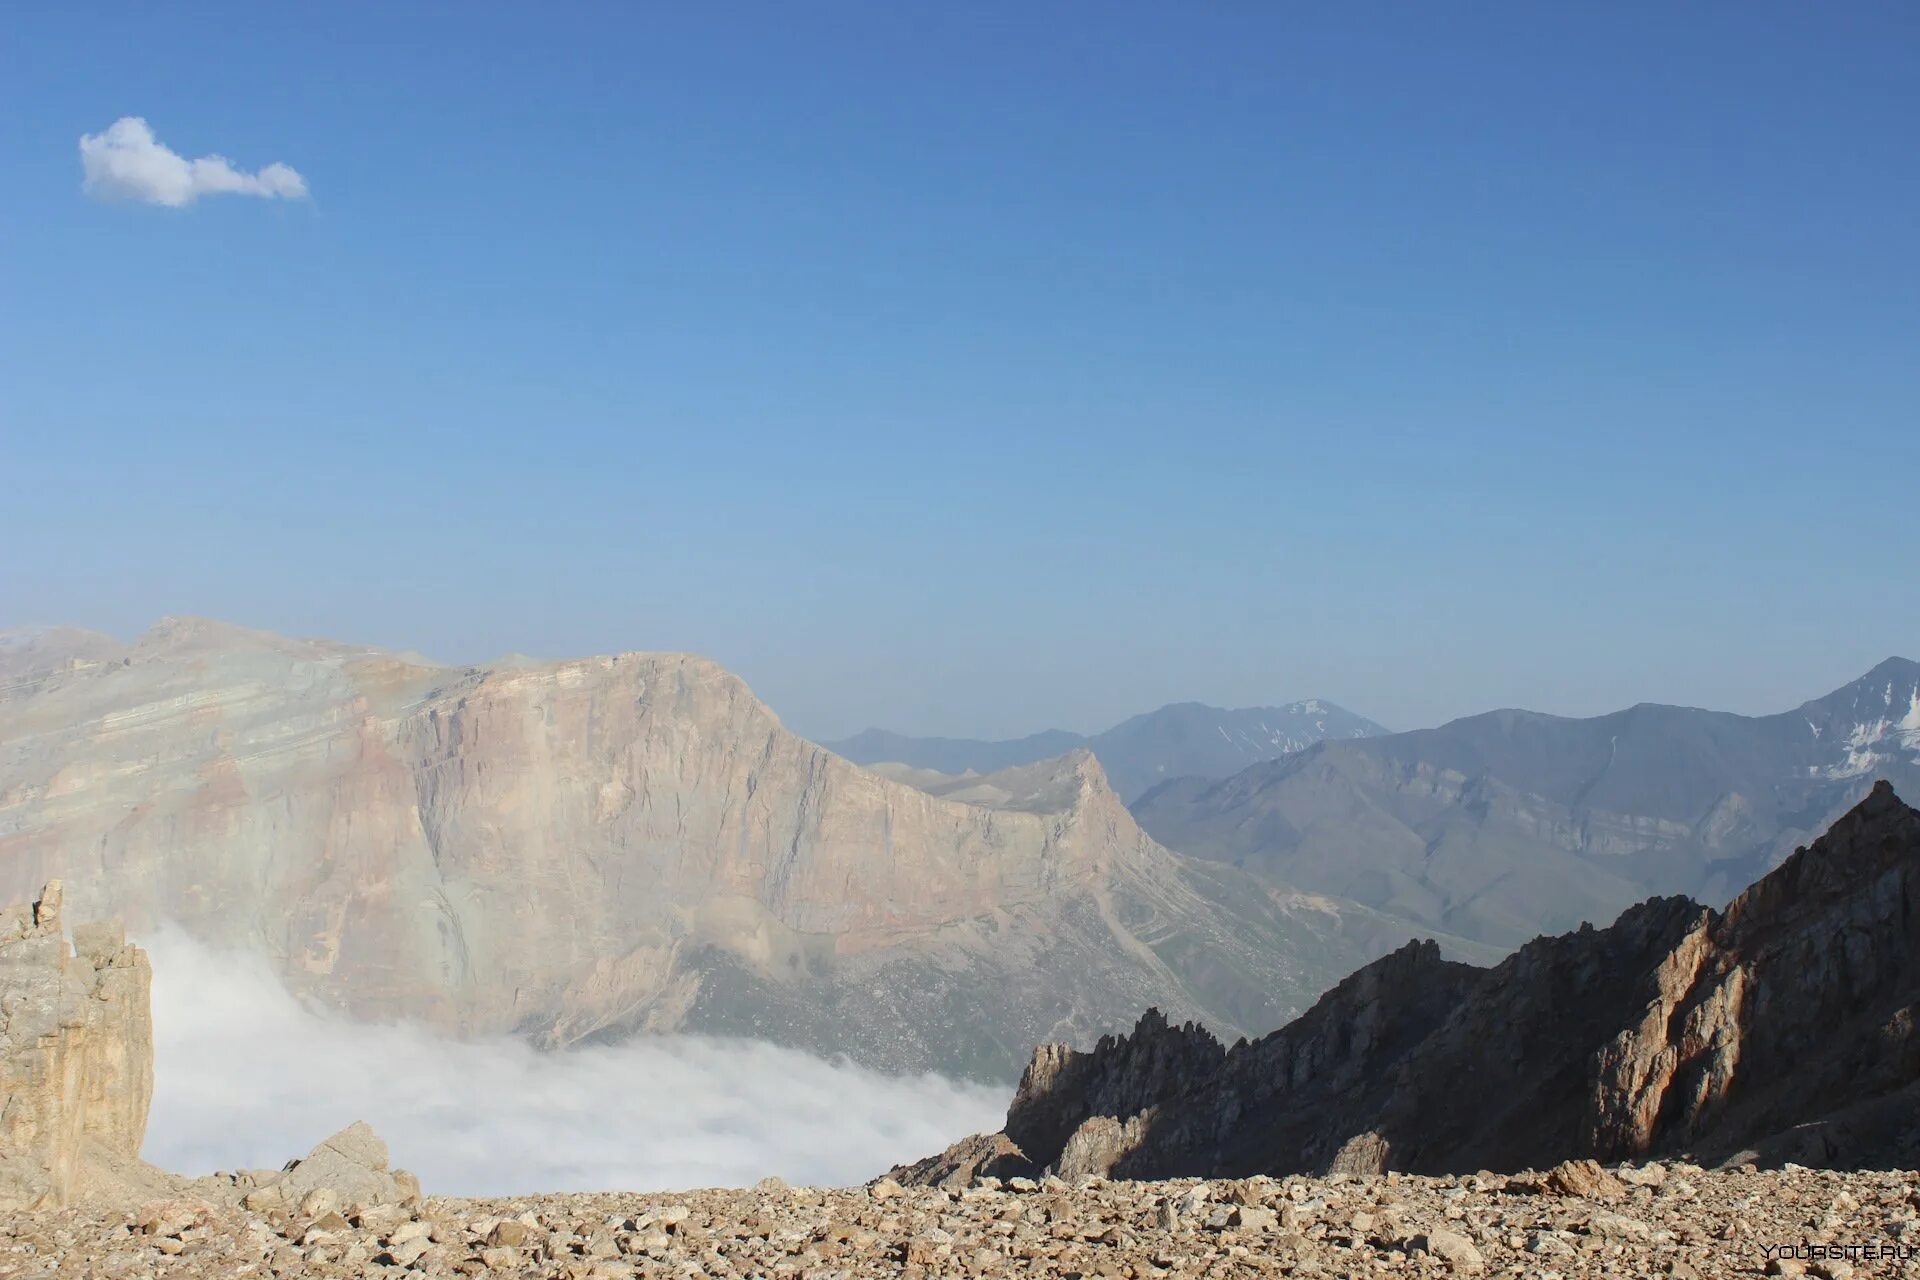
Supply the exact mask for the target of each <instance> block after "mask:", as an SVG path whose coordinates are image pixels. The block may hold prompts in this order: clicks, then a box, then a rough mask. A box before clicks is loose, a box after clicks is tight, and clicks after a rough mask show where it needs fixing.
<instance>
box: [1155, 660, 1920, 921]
mask: <svg viewBox="0 0 1920 1280" xmlns="http://www.w3.org/2000/svg"><path fill="white" fill-rule="evenodd" d="M1909 721H1911V725H1910V726H1909V724H1908V722H1909ZM1878 776H1885V777H1888V778H1890V779H1891V780H1893V781H1895V782H1896V783H1899V784H1900V785H1902V786H1903V787H1906V788H1908V789H1913V788H1914V787H1915V786H1916V785H1920V664H1915V663H1913V662H1911V661H1909V660H1907V659H1903V658H1894V659H1889V660H1887V661H1886V662H1883V663H1880V664H1879V665H1877V666H1876V667H1875V668H1874V669H1873V670H1872V671H1871V672H1869V673H1868V674H1867V675H1865V676H1862V677H1860V678H1858V679H1856V680H1854V681H1851V682H1849V683H1848V684H1847V685H1844V686H1842V687H1841V688H1840V689H1837V690H1835V691H1833V692H1832V693H1829V694H1826V695H1823V696H1822V697H1819V698H1814V699H1811V700H1809V701H1807V702H1804V703H1802V704H1800V706H1798V707H1796V708H1793V709H1792V710H1789V711H1784V712H1778V713H1774V714H1771V715H1766V716H1741V715H1737V714H1735V713H1732V712H1720V711H1709V710H1702V709H1699V708H1688V707H1674V706H1669V705H1665V704H1659V703H1641V704H1638V705H1636V706H1633V707H1629V708H1625V709H1623V710H1620V711H1616V712H1610V713H1607V714H1605V715H1602V716H1594V717H1583V718H1572V717H1556V716H1549V715H1545V714H1543V713H1537V712H1529V711H1523V710H1514V709H1506V710H1500V711H1492V712H1484V713H1481V714H1479V715H1475V716H1466V717H1462V718H1460V719H1458V720H1454V721H1450V722H1448V723H1447V724H1445V725H1441V726H1438V727H1436V728H1432V729H1417V730H1412V731H1409V732H1407V733H1400V734H1390V735H1386V736H1384V737H1377V738H1369V739H1363V740H1355V741H1339V742H1334V741H1329V742H1325V743H1319V744H1315V745H1314V746H1312V747H1309V748H1307V749H1305V750H1302V751H1300V752H1297V753H1294V754H1293V755H1290V756H1287V757H1283V758H1281V759H1280V760H1277V761H1272V762H1267V763H1263V764H1257V765H1254V766H1252V767H1250V768H1248V769H1246V770H1243V771H1242V772H1241V773H1238V774H1236V775H1234V776H1233V777H1231V778H1227V779H1221V780H1197V779H1175V780H1172V781H1170V782H1168V783H1165V784H1163V785H1161V786H1159V787H1155V788H1153V789H1151V790H1150V791H1148V792H1146V793H1144V794H1143V795H1141V796H1140V797H1138V798H1137V799H1135V800H1134V801H1133V804H1132V808H1133V811H1134V814H1135V816H1136V817H1137V818H1138V819H1139V820H1140V822H1141V825H1142V826H1143V827H1145V828H1146V829H1147V830H1148V832H1149V833H1151V834H1152V835H1153V836H1154V837H1155V838H1156V839H1157V840H1159V841H1160V842H1161V843H1163V844H1166V845H1167V846H1169V847H1171V848H1175V849H1179V850H1181V851H1182V852H1186V853H1190V854H1194V855H1196V856H1200V857H1210V858H1216V859H1219V860H1222V861H1226V862H1228V863H1230V864H1232V865H1237V866H1241V867H1243V868H1245V869H1248V870H1251V871H1254V872H1255V873H1257V874H1266V875H1272V876H1274V877H1276V878H1278V879H1281V880H1284V881H1286V882H1287V883H1290V884H1295V885H1298V886H1300V887H1302V888H1305V889H1310V890H1318V891H1322V892H1327V893H1333V894H1337V895H1339V896H1342V897H1347V898H1352V899H1354V900H1356V901H1360V902H1363V903H1366V904H1368V905H1370V906H1373V907H1375V908H1377V909H1381V910H1385V911H1388V912H1390V913H1392V914H1396V915H1401V916H1405V917H1407V918H1410V919H1414V920H1416V921H1420V922H1422V923H1425V924H1428V925H1430V926H1432V927H1435V928H1441V929H1446V930H1448V931H1449V932H1453V933H1457V934H1461V935H1464V936H1467V937H1472V938H1477V939H1480V940H1482V941H1485V942H1489V943H1494V944H1496V945H1516V944H1518V943H1519V942H1521V941H1523V940H1524V939H1526V938H1527V937H1530V936H1531V935H1532V934H1533V933H1535V932H1538V931H1539V930H1540V929H1542V928H1546V929H1558V928H1567V927H1571V926H1572V925H1574V924H1577V923H1579V922H1580V921H1581V920H1589V921H1593V920H1603V919H1610V918H1612V916H1613V915H1615V914H1617V913H1618V912H1619V911H1620V910H1622V909H1624V908H1625V907H1626V906H1628V905H1630V904H1631V903H1633V902H1635V901H1638V900H1639V899H1641V898H1644V897H1646V896H1649V895H1655V894H1668V893H1684V894H1688V895H1690V896H1693V897H1698V898H1700V899H1702V900H1705V901H1710V902H1724V901H1725V900H1726V899H1727V898H1728V897H1730V896H1731V895H1732V894H1733V893H1734V892H1736V891H1737V890H1738V889H1739V888H1740V887H1742V886H1743V885H1745V884H1747V883H1749V882H1751V881H1752V880H1753V879H1755V878H1757V876H1758V875H1759V874H1761V873H1762V872H1764V871H1765V870H1766V869H1768V868H1769V867H1771V866H1772V865H1774V864H1775V863H1777V862H1778V861H1779V860H1780V859H1781V858H1782V857H1784V856H1785V855H1786V853H1787V852H1788V851H1789V850H1790V849H1791V848H1793V847H1794V846H1795V845H1796V844H1799V843H1803V842H1805V841H1806V840H1808V839H1811V837H1812V835H1813V834H1814V833H1815V832H1817V831H1819V830H1821V829H1823V828H1824V827H1825V826H1826V825H1828V824H1829V823H1830V822H1831V821H1832V820H1833V818H1835V817H1836V816H1838V814H1839V813H1841V812H1844V811H1845V809H1846V808H1848V807H1849V806H1850V805H1851V804H1852V803H1854V802H1855V801H1857V800H1858V799H1859V797H1860V796H1861V795H1863V794H1865V792H1866V790H1867V786H1868V784H1869V783H1870V782H1871V781H1872V779H1873V778H1874V777H1878Z"/></svg>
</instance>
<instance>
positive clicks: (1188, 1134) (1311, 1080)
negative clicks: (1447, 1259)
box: [912, 783, 1920, 1181]
mask: <svg viewBox="0 0 1920 1280" xmlns="http://www.w3.org/2000/svg"><path fill="white" fill-rule="evenodd" d="M1916 929H1920V813H1916V812H1915V811H1914V810H1913V809H1910V808H1908V807H1907V806H1906V805H1904V804H1902V803H1901V802H1900V800H1899V799H1898V798H1897V797H1896V796H1895V795H1894V793H1893V789H1892V788H1891V787H1890V786H1888V785H1887V784H1885V783H1881V784H1879V785H1878V786H1877V787H1875V788H1874V790H1873V791H1872V792H1871V794H1869V795H1868V797H1867V798H1866V799H1865V800H1863V801H1862V802H1861V803H1860V804H1859V805H1858V806H1857V807H1856V808H1855V809H1853V810H1852V811H1851V812H1849V813H1848V814H1846V815H1845V816H1843V817H1842V818H1841V819H1840V820H1839V821H1838V822H1837V823H1835V824H1834V826H1833V828H1832V829H1831V830H1830V831H1829V832H1828V833H1827V834H1826V835H1824V836H1822V837H1821V838H1820V839H1819V840H1817V841H1816V842H1815V843H1814V844H1813V845H1812V846H1811V847H1809V848H1805V849H1801V850H1798V851H1796V852H1795V853H1794V854H1793V856H1792V857H1790V858H1789V859H1788V860H1787V861H1786V862H1785V863H1784V864H1783V865H1782V866H1780V867H1779V868H1778V869H1777V870H1775V871H1774V872H1772V873H1771V874H1769V875H1768V876H1766V877H1765V878H1764V879H1762V880H1761V881H1759V882H1758V883H1757V884H1755V885H1754V886H1753V887H1752V888H1750V889H1749V890H1748V891H1747V892H1746V893H1744V894H1742V895H1740V897H1738V898H1737V899H1735V900H1734V902H1733V903H1732V904H1731V905H1730V906H1728V907H1727V909H1726V910H1725V911H1724V912H1716V911H1713V910H1710V909H1708V908H1706V907H1702V906H1700V905H1698V904H1696V903H1693V902H1689V901H1687V900H1685V899H1680V898H1663V899H1654V900H1650V901H1648V902H1645V903H1642V904H1640V905H1639V906H1636V907H1634V908H1633V909H1631V910H1629V911H1628V912H1627V913H1626V914H1625V915H1623V916H1621V918H1620V919H1619V920H1618V921H1617V922H1616V923H1615V924H1613V925H1612V926H1611V927H1609V928H1606V929H1599V930H1596V929H1592V928H1585V929H1582V930H1580V931H1579V932H1576V933H1570V934H1566V935H1563V936H1560V937H1554V938H1540V939H1537V940H1535V941H1534V942H1531V943H1529V944H1527V945H1526V946H1524V947H1522V948H1521V949H1520V950H1519V951H1518V952H1516V953H1515V954H1514V955H1513V956H1511V957H1510V958H1508V959H1507V960H1506V961H1504V962H1502V963H1501V964H1499V965H1498V966H1496V967H1494V968H1492V969H1479V968H1475V967H1473V966H1470V965H1464V964H1456V963H1452V962H1449V961H1447V960H1444V959H1442V958H1441V957H1440V955H1439V954H1438V952H1437V951H1436V949H1435V948H1434V947H1433V946H1432V945H1431V944H1430V943H1414V944H1410V945H1409V946H1407V947H1405V948H1403V949H1402V950H1400V951H1398V952H1395V953H1394V954H1392V955H1390V956H1387V957H1385V958H1383V959H1381V960H1379V961H1376V962H1375V963H1373V964H1371V965H1368V966H1366V967H1365V968H1363V969H1361V970H1360V971H1359V972H1357V973H1355V974H1354V975H1353V976H1352V977H1350V978H1348V979H1347V980H1346V981H1345V982H1343V983H1341V984H1340V985H1339V986H1338V987H1336V988H1334V989H1333V990H1332V991H1330V992H1328V993H1327V994H1326V995H1325V996H1324V997H1323V998H1322V999H1321V1000H1320V1001H1319V1002H1318V1003H1317V1004H1316V1005H1314V1007H1313V1008H1312V1009H1311V1010H1309V1011H1308V1012H1307V1013H1306V1014H1305V1015H1304V1016H1303V1017H1301V1018H1300V1019H1298V1020H1297V1021H1295V1022H1293V1023H1292V1024H1290V1025H1288V1026H1286V1027H1284V1028H1282V1029H1281V1030H1279V1031H1276V1032H1274V1033H1273V1034H1271V1035H1269V1036H1267V1037H1265V1038H1263V1039H1261V1040H1259V1041H1256V1042H1254V1043H1252V1044H1247V1043H1241V1044H1236V1045H1235V1046H1233V1047H1232V1048H1231V1049H1222V1048H1221V1046H1220V1044H1219V1042H1218V1041H1217V1040H1216V1039H1215V1038H1214V1037H1213V1036H1212V1035H1210V1034H1209V1033H1208V1032H1206V1031H1205V1030H1204V1029H1202V1028H1200V1027H1197V1026H1193V1025H1191V1024H1189V1025H1186V1026H1178V1027H1176V1026H1172V1025H1170V1024H1169V1023H1168V1022H1167V1020H1166V1019H1164V1018H1163V1017H1161V1016H1160V1015H1159V1014H1158V1013H1157V1012H1149V1013H1148V1015H1147V1016H1146V1017H1145V1018H1143V1019H1141V1020H1140V1023H1139V1025H1138V1026H1137V1027H1136V1028H1135V1030H1134V1032H1133V1034H1132V1035H1130V1036H1124V1037H1117V1038H1109V1039H1106V1040H1103V1041H1102V1042H1101V1043H1100V1045H1099V1046H1098V1047H1097V1048H1096V1049H1095V1050H1094V1051H1093V1052H1091V1053H1079V1052H1075V1051H1072V1050H1069V1049H1066V1048H1063V1047H1061V1046H1043V1047H1042V1048H1040V1049H1039V1050H1037V1051H1036V1052H1035V1054H1034V1056H1033V1060H1032V1062H1031V1065H1029V1067H1028V1069H1027V1072H1026V1075H1025V1077H1024V1078H1023V1079H1022V1081H1021V1085H1020V1090H1019V1093H1018V1095H1017V1096H1016V1097H1015V1099H1014V1102H1013V1105H1012V1107H1011V1108H1010V1110H1009V1111H1008V1115H1007V1126H1006V1130H1005V1138H1006V1140H1007V1143H1008V1144H1009V1145H1010V1146H1011V1147H1014V1148H1017V1149H1018V1150H1017V1152H1009V1151H1008V1150H1005V1149H1000V1150H996V1151H995V1152H994V1154H993V1160H994V1166H995V1167H994V1169H993V1170H990V1171H997V1172H1000V1173H1009V1172H1021V1171H1024V1170H1025V1169H1028V1168H1038V1167H1042V1166H1053V1167H1055V1168H1056V1169H1057V1170H1058V1171H1060V1172H1062V1173H1063V1174H1081V1173H1111V1174H1113V1175H1115V1176H1124V1177H1176V1176H1205V1177H1220V1176H1228V1177H1237V1176H1246V1175H1251V1174H1255V1173H1274V1174H1279V1173H1298V1172H1336V1171H1337V1172H1377V1171H1381V1170H1385V1169H1398V1170H1406V1171H1410V1172H1423V1173H1438V1172H1459V1171H1470V1170H1476V1169H1482V1168H1487V1169H1519V1168H1524V1167H1532V1168H1546V1167H1548V1166H1550V1165H1554V1164H1556V1163H1558V1162H1560V1161H1563V1160H1567V1159H1574V1158H1588V1157H1590V1158H1597V1159H1600V1160H1618V1159H1626V1158H1629V1157H1641V1156H1645V1155H1648V1154H1665V1153H1674V1152H1682V1151H1685V1152H1690V1153H1694V1154H1696V1155H1698V1156H1702V1157H1706V1158H1714V1159H1722V1158H1729V1157H1733V1156H1735V1155H1736V1154H1737V1153H1745V1154H1750V1155H1756V1156H1757V1157H1758V1158H1761V1159H1770V1160H1775V1161H1778V1160H1788V1159H1790V1160H1794V1161H1796V1162H1799V1163H1803V1164H1829V1165H1881V1166H1883V1167H1911V1163H1912V1161H1913V1160H1914V1158H1915V1157H1916V1156H1917V1155H1920V1121H1916V1119H1915V1115H1916V1111H1915V1102H1916V1095H1920V1040H1916V1038H1915V1035H1914V1029H1913V1024H1914V1012H1915V1008H1914V1006H1915V1003H1916V1001H1920V956H1917V955H1916V946H1915V943H1916V936H1917V934H1916ZM983 1149H984V1148H982V1147H980V1145H979V1144H978V1143H975V1145H974V1146H973V1147H971V1148H968V1149H967V1150H966V1151H964V1152H961V1153H960V1154H961V1155H962V1157H963V1158H972V1155H971V1153H973V1152H977V1151H980V1150H983ZM957 1150H958V1149H957ZM949 1163H950V1162H949ZM1023 1166H1024V1168H1023ZM912 1173H913V1176H915V1177H917V1178H919V1179H921V1180H923V1181H926V1180H931V1181H938V1180H939V1179H940V1178H942V1177H945V1176H948V1174H949V1173H950V1170H949V1169H947V1168H946V1167H945V1164H944V1163H943V1162H942V1161H939V1160H935V1161H933V1162H922V1164H921V1165H920V1166H916V1167H915V1169H914V1170H913V1171H912Z"/></svg>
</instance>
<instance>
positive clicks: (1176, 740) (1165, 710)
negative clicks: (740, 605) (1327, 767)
mask: <svg viewBox="0 0 1920 1280" xmlns="http://www.w3.org/2000/svg"><path fill="white" fill-rule="evenodd" d="M1385 732H1386V730H1385V729H1383V728H1381V726H1379V725H1378V724H1375V723H1374V722H1373V721H1371V720H1368V719H1366V718H1365V717H1363V716H1359V715H1355V714H1354V713H1353V712H1351V711H1348V710H1346V709H1345V708H1343V707H1339V706H1336V705H1335V704H1333V703H1331V702H1327V701H1325V700H1323V699H1319V698H1306V699H1302V700H1300V701H1298V702H1291V703H1287V704H1285V705H1284V706H1275V707H1239V708H1226V707H1215V706H1211V705H1209V704H1207V703H1204V702H1170V703H1167V704H1166V705H1165V706H1162V707H1158V708H1156V709H1154V710H1152V711H1147V712H1143V713H1141V714H1139V715H1135V716H1129V717H1128V718H1127V719H1125V720H1122V721H1121V722H1120V723H1118V724H1116V725H1113V726H1112V727H1111V728H1108V729H1105V730H1102V731H1101V732H1099V733H1093V734H1080V733H1073V732H1070V731H1068V730H1065V729H1046V730H1042V731H1040V732H1039V733H1033V734H1028V735H1027V736H1025V737H1022V738H1011V739H1000V740H987V739H972V738H920V737H914V736H911V735H908V734H899V733H893V732H890V731H888V730H885V729H871V728H870V729H865V730H862V731H861V732H860V733H857V734H854V735H853V736H852V737H848V738H841V739H836V740H834V741H830V742H826V743H823V744H822V745H824V746H826V747H827V749H828V750H830V751H833V752H835V753H836V754H838V755H841V756H844V757H846V758H847V759H849V760H852V761H854V762H855V763H857V764H865V765H876V764H900V765H907V766H910V767H913V768H919V769H932V770H935V771H937V772H940V773H945V774H952V775H964V774H966V773H969V772H972V773H992V772H996V771H998V770H1000V769H1006V768H1011V767H1013V766H1016V765H1022V764H1032V763H1035V762H1036V761H1039V760H1043V759H1047V758H1049V757H1053V756H1059V755H1064V754H1065V753H1066V752H1068V751H1071V750H1074V749H1077V748H1085V749H1087V750H1090V751H1092V752H1093V753H1094V754H1095V755H1096V756H1098V757H1099V758H1100V760H1101V761H1102V763H1103V764H1104V766H1105V767H1106V769H1107V772H1108V775H1109V776H1110V778H1111V779H1112V780H1113V784H1114V789H1115V790H1116V791H1118V792H1119V793H1120V795H1121V797H1122V798H1123V799H1125V800H1127V801H1129V802H1131V801H1132V800H1133V799H1135V798H1136V797H1137V796H1139V795H1140V794H1141V793H1142V792H1144V791H1145V790H1147V789H1148V788H1150V787H1151V786H1153V785H1154V784H1155V783H1157V782H1159V781H1162V780H1164V779H1166V778H1170V777H1176V776H1206V777H1224V776H1227V775H1229V774H1231V773H1234V772H1236V771H1237V770H1238V769H1240V768H1244V767H1245V766H1246V765H1247V764H1249V763H1252V762H1254V761H1258V760H1267V759H1272V758H1273V757H1275V756H1279V755H1283V754H1285V753H1286V752H1289V751H1298V750H1300V749H1302V748H1304V747H1306V746H1309V745H1311V744H1312V743H1314V742H1318V741H1320V740H1322V739H1324V738H1328V737H1338V738H1345V737H1367V736H1374V735H1379V734H1384V733H1385Z"/></svg>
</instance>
